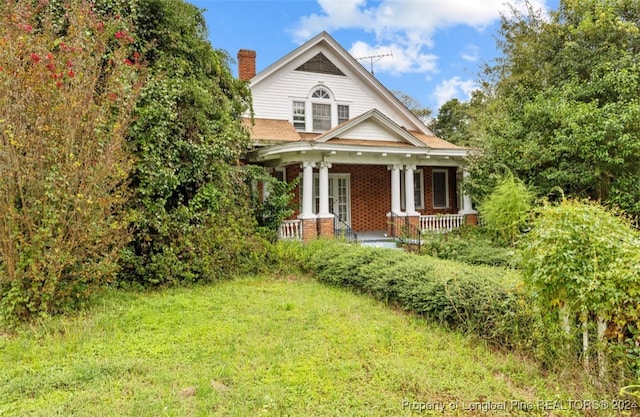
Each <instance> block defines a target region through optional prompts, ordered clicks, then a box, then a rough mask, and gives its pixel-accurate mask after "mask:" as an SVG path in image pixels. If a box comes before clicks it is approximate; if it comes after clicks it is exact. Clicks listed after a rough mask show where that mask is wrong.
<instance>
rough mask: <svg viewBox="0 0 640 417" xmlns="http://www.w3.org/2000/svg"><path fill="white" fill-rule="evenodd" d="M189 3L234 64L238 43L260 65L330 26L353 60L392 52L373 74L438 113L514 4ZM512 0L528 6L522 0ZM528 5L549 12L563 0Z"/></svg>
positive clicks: (469, 80) (492, 0)
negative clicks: (250, 51)
mask: <svg viewBox="0 0 640 417" xmlns="http://www.w3.org/2000/svg"><path fill="white" fill-rule="evenodd" d="M188 1H189V2H190V3H192V4H194V5H195V6H197V7H199V8H201V9H206V12H205V15H204V16H205V19H206V21H207V26H208V28H209V38H210V40H211V43H212V44H213V46H214V47H215V48H218V49H224V50H226V51H227V52H228V53H229V55H230V56H231V58H232V59H233V61H234V62H235V60H236V54H237V52H238V50H239V49H253V50H255V51H256V52H257V60H256V65H257V70H258V71H261V70H263V69H264V68H266V67H267V66H268V65H270V64H272V63H273V62H275V61H277V60H278V59H280V58H282V57H283V56H284V55H286V54H287V53H289V52H290V51H291V50H293V49H294V48H296V47H297V46H298V45H300V44H302V43H303V42H304V41H306V40H308V39H310V38H311V37H313V36H315V35H317V34H318V33H320V32H321V31H323V30H325V31H327V32H329V33H330V34H331V35H332V36H333V37H334V38H335V39H336V40H337V41H338V42H339V43H340V44H341V45H342V46H343V47H344V48H345V49H347V50H348V51H349V52H350V53H351V55H353V56H354V57H356V58H360V57H366V56H372V55H386V54H391V55H392V56H388V57H384V58H381V59H380V60H379V61H378V62H377V63H375V64H374V71H375V76H376V77H377V78H378V79H379V80H380V81H381V82H382V83H383V84H384V85H385V86H386V87H387V88H389V89H390V90H398V91H401V92H403V93H405V94H408V95H410V96H412V97H413V98H415V99H416V100H418V101H419V102H420V103H421V104H422V105H424V106H427V107H429V108H431V109H432V110H433V111H434V112H436V111H437V110H438V108H439V107H440V105H442V104H443V103H444V102H446V101H447V100H449V99H450V98H453V97H457V98H459V99H461V100H465V99H467V98H468V95H469V93H470V91H472V90H473V89H474V87H475V83H476V81H477V80H478V79H479V76H478V74H479V72H480V71H481V68H482V65H483V64H484V63H487V62H491V60H492V59H494V58H495V57H496V56H497V54H498V51H497V49H496V42H495V39H496V38H495V36H496V31H497V29H498V26H499V16H500V13H501V12H506V11H508V10H509V9H508V7H507V5H506V0H188ZM510 3H511V4H512V6H513V7H515V8H517V9H519V10H523V7H524V0H511V1H510ZM529 3H530V4H531V5H533V6H534V7H536V8H541V9H543V10H550V9H556V8H557V7H558V3H559V0H529ZM361 62H362V63H363V65H365V66H366V67H367V68H369V61H368V60H362V61H361ZM231 68H232V70H233V71H234V74H237V66H236V65H235V63H232V65H231Z"/></svg>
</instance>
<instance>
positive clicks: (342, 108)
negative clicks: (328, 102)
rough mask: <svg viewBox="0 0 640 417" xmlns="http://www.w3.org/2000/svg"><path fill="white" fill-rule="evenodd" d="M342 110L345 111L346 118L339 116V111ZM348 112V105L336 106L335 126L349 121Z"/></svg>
mask: <svg viewBox="0 0 640 417" xmlns="http://www.w3.org/2000/svg"><path fill="white" fill-rule="evenodd" d="M344 109H346V111H347V114H346V116H347V117H346V118H345V117H344V116H343V117H341V116H340V110H344ZM349 112H350V110H349V105H348V104H336V114H337V119H336V120H337V124H341V123H344V122H346V121H347V120H349Z"/></svg>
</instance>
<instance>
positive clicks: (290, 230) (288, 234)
mask: <svg viewBox="0 0 640 417" xmlns="http://www.w3.org/2000/svg"><path fill="white" fill-rule="evenodd" d="M278 239H281V240H302V220H299V219H298V220H284V221H283V222H282V223H281V224H280V227H279V228H278Z"/></svg>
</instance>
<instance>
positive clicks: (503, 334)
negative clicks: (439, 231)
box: [302, 240, 536, 349]
mask: <svg viewBox="0 0 640 417" xmlns="http://www.w3.org/2000/svg"><path fill="white" fill-rule="evenodd" d="M302 265H303V267H304V268H306V269H307V270H308V271H310V272H312V273H313V274H314V275H315V276H316V278H317V279H319V280H320V281H323V282H327V283H330V284H333V285H339V286H343V287H347V288H352V289H355V290H358V291H362V292H364V293H367V294H371V295H373V296H375V297H376V298H378V299H380V300H384V301H386V302H389V303H393V304H396V305H398V306H400V307H402V308H404V309H405V310H408V311H412V312H414V313H417V314H421V315H424V316H425V317H428V318H430V319H432V320H434V321H437V322H439V323H442V324H445V325H448V326H450V327H452V328H455V329H459V330H462V331H467V332H472V333H474V334H476V335H478V336H480V337H481V338H483V339H485V340H487V341H489V342H490V343H492V344H494V345H496V346H503V347H517V348H522V349H533V347H534V346H535V343H536V340H534V339H533V334H534V333H535V320H534V317H533V315H532V312H531V311H530V309H529V306H530V300H529V298H528V296H527V293H526V291H525V290H524V287H523V285H522V284H521V282H520V279H519V274H518V273H517V272H516V271H514V270H510V269H505V268H495V267H488V266H471V265H466V264H463V263H459V262H452V261H445V260H438V259H434V258H431V257H429V256H418V255H413V254H409V253H406V252H402V251H392V250H388V249H383V248H372V247H364V246H358V245H349V244H346V243H340V242H336V241H324V240H318V241H315V242H311V243H309V244H307V245H306V246H305V256H303V258H302Z"/></svg>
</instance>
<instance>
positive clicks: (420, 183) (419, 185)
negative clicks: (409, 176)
mask: <svg viewBox="0 0 640 417" xmlns="http://www.w3.org/2000/svg"><path fill="white" fill-rule="evenodd" d="M416 176H418V178H419V180H417V179H416ZM405 188H406V186H405V173H404V171H402V172H401V175H400V210H402V211H405V210H406V209H407V202H406V199H405ZM418 190H419V192H420V201H415V193H416V191H418ZM413 191H414V198H413V200H414V202H413V203H414V205H415V208H416V210H424V209H425V205H424V170H423V169H422V168H418V169H414V170H413Z"/></svg>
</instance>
